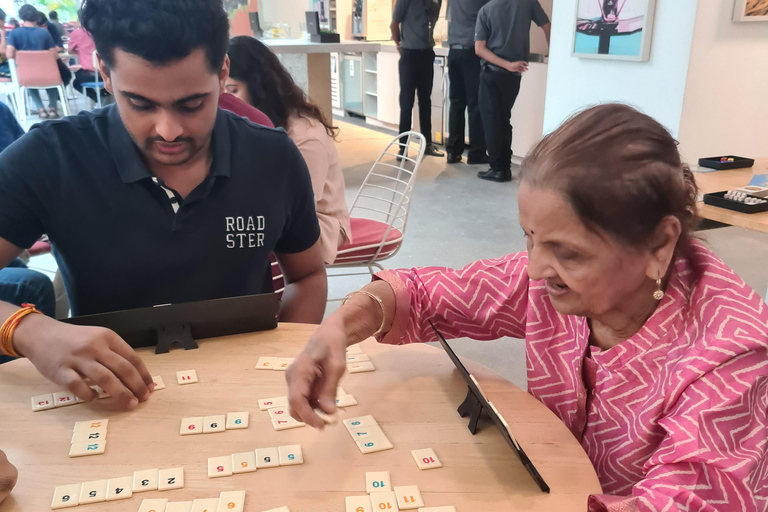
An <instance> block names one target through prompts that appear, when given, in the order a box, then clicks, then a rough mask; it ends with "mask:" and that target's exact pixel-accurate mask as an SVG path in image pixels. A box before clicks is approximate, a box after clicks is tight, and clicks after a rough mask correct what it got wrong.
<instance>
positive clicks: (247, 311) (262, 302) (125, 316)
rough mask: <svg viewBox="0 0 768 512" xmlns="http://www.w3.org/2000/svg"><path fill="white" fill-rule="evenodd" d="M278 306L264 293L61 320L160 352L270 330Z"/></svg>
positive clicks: (275, 300)
mask: <svg viewBox="0 0 768 512" xmlns="http://www.w3.org/2000/svg"><path fill="white" fill-rule="evenodd" d="M279 307H280V300H279V299H278V297H277V295H276V294H274V293H266V294H260V295H246V296H242V297H228V298H224V299H213V300H204V301H198V302H183V303H178V304H162V305H158V306H153V307H147V308H139V309H127V310H123V311H113V312H109V313H99V314H96V315H83V316H76V317H72V318H67V319H65V320H62V321H63V322H66V323H68V324H74V325H94V326H99V327H106V328H108V329H111V330H113V331H115V332H116V333H117V334H119V335H120V337H121V338H123V339H124V340H125V341H126V342H127V343H128V344H129V345H130V346H131V347H133V348H138V347H149V346H154V345H157V346H158V347H157V350H156V352H157V353H162V352H167V351H168V350H167V349H168V348H170V345H173V344H174V343H179V344H180V345H181V346H182V347H184V348H195V347H197V345H196V344H195V343H194V341H193V340H195V339H202V338H213V337H217V336H229V335H231V334H241V333H245V332H253V331H264V330H267V329H274V328H276V327H277V312H278V309H279ZM190 342H191V345H190ZM188 345H189V346H188Z"/></svg>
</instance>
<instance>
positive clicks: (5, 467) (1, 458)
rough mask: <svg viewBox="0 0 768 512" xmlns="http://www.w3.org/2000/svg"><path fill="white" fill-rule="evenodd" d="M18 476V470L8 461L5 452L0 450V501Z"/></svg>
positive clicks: (0, 501)
mask: <svg viewBox="0 0 768 512" xmlns="http://www.w3.org/2000/svg"><path fill="white" fill-rule="evenodd" d="M18 476H19V472H18V471H17V470H16V467H15V466H14V465H13V464H11V463H10V462H8V459H7V458H6V456H5V453H3V451H2V450H0V503H2V502H3V500H5V498H7V497H8V495H9V494H11V491H12V490H13V487H14V486H15V485H16V479H17V478H18Z"/></svg>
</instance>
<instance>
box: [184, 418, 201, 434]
mask: <svg viewBox="0 0 768 512" xmlns="http://www.w3.org/2000/svg"><path fill="white" fill-rule="evenodd" d="M202 433H203V418H202V417H197V418H181V427H180V428H179V434H181V435H183V436H191V435H195V434H202Z"/></svg>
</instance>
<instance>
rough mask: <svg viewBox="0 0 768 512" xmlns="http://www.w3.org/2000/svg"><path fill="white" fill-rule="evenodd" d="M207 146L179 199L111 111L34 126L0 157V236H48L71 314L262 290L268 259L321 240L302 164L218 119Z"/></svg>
mask: <svg viewBox="0 0 768 512" xmlns="http://www.w3.org/2000/svg"><path fill="white" fill-rule="evenodd" d="M211 144H212V147H213V164H212V166H211V170H210V172H209V174H208V176H207V178H206V179H205V180H204V181H203V183H201V184H200V185H199V186H198V187H197V188H195V189H194V190H193V191H192V192H191V193H190V194H189V195H188V196H187V197H186V198H185V199H184V200H183V201H181V200H180V199H177V198H176V196H175V195H174V194H173V192H172V191H170V190H169V189H166V188H164V187H163V186H162V183H159V182H158V180H157V179H156V178H154V176H153V175H152V174H151V173H150V171H149V170H148V169H147V168H146V166H145V165H144V164H143V162H142V159H141V157H140V154H139V152H138V149H137V148H136V146H135V145H134V143H133V141H132V139H131V138H130V135H129V134H128V132H127V131H126V129H125V126H124V125H123V123H122V121H121V119H120V115H119V112H118V109H117V108H116V107H115V106H110V107H107V108H104V109H102V110H99V111H95V112H92V113H91V112H84V113H81V114H80V115H78V116H76V117H70V118H64V119H62V120H58V121H52V122H47V123H44V124H40V125H37V126H36V127H33V128H32V129H31V130H30V132H29V133H27V134H26V135H25V136H23V137H22V138H21V139H19V140H18V141H17V142H16V143H15V144H13V145H12V146H11V147H9V148H8V149H7V150H6V151H4V152H3V153H2V154H0V237H2V238H4V239H5V240H7V241H9V242H11V243H13V244H15V245H17V246H19V247H24V248H28V247H30V246H31V245H32V244H33V243H34V242H35V241H36V240H37V239H38V238H39V237H40V236H41V235H42V234H43V233H46V234H48V236H49V238H50V239H51V242H52V244H53V248H54V255H55V257H56V260H57V262H58V264H59V268H60V270H61V273H62V277H63V279H64V284H65V286H66V289H67V295H68V296H69V300H70V304H71V307H72V311H73V313H74V314H75V315H83V314H92V313H100V312H105V311H115V310H121V309H131V308H137V307H145V306H152V305H155V304H167V303H179V302H189V301H197V300H207V299H214V298H222V297H234V296H239V295H248V294H255V293H264V292H269V291H272V290H273V288H272V281H271V272H270V266H269V254H270V252H272V251H274V252H278V253H296V252H301V251H304V250H306V249H308V248H310V247H311V246H312V245H313V244H314V243H315V242H316V241H317V239H318V238H319V236H320V228H319V225H318V222H317V216H316V215H315V207H314V197H313V194H312V183H311V181H310V177H309V172H308V171H307V166H306V164H305V163H304V160H303V158H302V156H301V153H299V150H298V149H296V146H295V145H294V144H293V142H291V140H290V139H289V138H288V135H287V134H286V133H285V132H284V131H282V130H275V129H271V128H266V127H262V126H258V125H255V124H253V123H251V122H249V121H247V120H245V119H243V118H241V117H238V116H236V115H234V114H232V113H230V112H227V111H225V110H221V109H220V110H219V111H218V114H217V116H216V122H215V125H214V129H213V136H212V142H211ZM177 209H178V211H176V210H177Z"/></svg>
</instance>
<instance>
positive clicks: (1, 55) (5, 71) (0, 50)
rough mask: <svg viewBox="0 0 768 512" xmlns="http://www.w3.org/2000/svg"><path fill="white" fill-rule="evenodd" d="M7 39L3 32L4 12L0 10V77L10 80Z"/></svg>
mask: <svg viewBox="0 0 768 512" xmlns="http://www.w3.org/2000/svg"><path fill="white" fill-rule="evenodd" d="M7 51H8V37H7V34H6V31H5V11H4V10H2V9H0V77H2V78H10V77H11V70H10V68H9V67H8V57H7V56H6V52H7Z"/></svg>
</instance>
